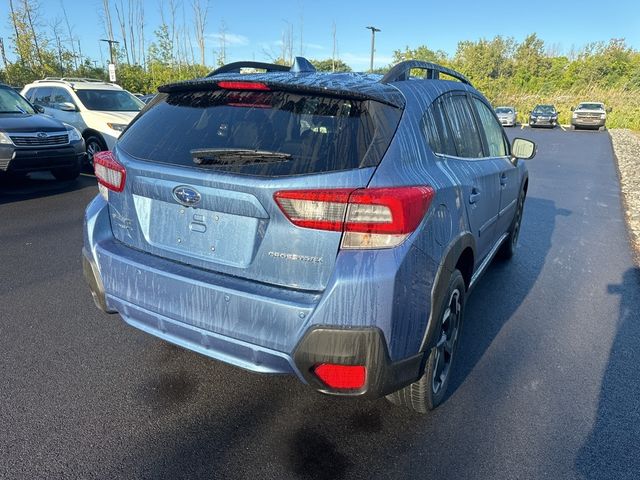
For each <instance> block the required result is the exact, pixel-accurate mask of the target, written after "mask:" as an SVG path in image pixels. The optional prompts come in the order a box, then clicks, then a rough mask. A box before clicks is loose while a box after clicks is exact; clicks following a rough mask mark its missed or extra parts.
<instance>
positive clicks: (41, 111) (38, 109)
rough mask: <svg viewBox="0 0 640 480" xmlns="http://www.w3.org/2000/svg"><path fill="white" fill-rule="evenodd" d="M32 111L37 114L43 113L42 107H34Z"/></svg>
mask: <svg viewBox="0 0 640 480" xmlns="http://www.w3.org/2000/svg"><path fill="white" fill-rule="evenodd" d="M33 109H34V110H35V111H36V112H38V113H44V107H43V106H42V105H34V106H33Z"/></svg>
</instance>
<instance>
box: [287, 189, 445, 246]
mask: <svg viewBox="0 0 640 480" xmlns="http://www.w3.org/2000/svg"><path fill="white" fill-rule="evenodd" d="M434 193H435V192H434V190H433V188H431V187H427V186H414V187H395V188H362V189H357V190H351V189H333V190H289V191H286V190H285V191H281V192H277V193H276V194H275V195H274V198H275V200H276V202H277V203H278V205H279V206H280V209H281V210H282V211H283V213H284V214H285V215H286V217H287V218H288V219H289V221H291V222H292V223H293V224H294V225H297V226H299V227H304V228H313V229H317V230H331V231H341V232H344V235H343V237H342V245H341V247H342V248H390V247H395V246H397V245H400V244H401V243H402V242H403V241H404V240H405V239H406V238H407V237H408V236H409V235H410V234H411V233H412V232H413V231H414V230H415V229H416V228H417V227H418V225H419V224H420V222H421V221H422V219H423V218H424V215H425V214H426V213H427V210H429V205H430V204H431V200H432V198H433V196H434Z"/></svg>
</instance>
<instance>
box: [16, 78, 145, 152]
mask: <svg viewBox="0 0 640 480" xmlns="http://www.w3.org/2000/svg"><path fill="white" fill-rule="evenodd" d="M22 95H23V96H24V97H26V98H27V99H28V100H29V101H31V103H32V104H34V105H39V106H41V107H42V108H44V113H46V114H47V115H51V116H52V117H54V118H57V119H58V120H60V121H62V122H64V123H67V124H69V125H73V126H74V127H76V128H77V129H78V130H79V131H80V132H81V133H82V136H83V137H84V141H85V144H86V147H87V160H88V161H89V163H93V155H94V154H95V153H96V152H99V151H102V150H112V149H113V147H114V145H115V143H116V140H117V139H118V137H119V136H120V133H122V131H123V130H124V129H125V128H126V126H127V125H128V124H129V122H130V121H131V120H133V118H134V117H135V116H136V115H137V114H138V112H139V111H140V110H142V107H144V103H143V102H141V101H140V100H138V99H137V98H136V97H135V96H133V95H132V94H131V93H129V92H127V91H126V90H124V89H123V88H122V87H120V86H119V85H115V84H113V83H107V82H103V81H102V80H94V79H89V78H51V77H47V78H45V79H44V80H36V81H35V82H33V83H30V84H29V85H26V86H25V87H24V88H23V89H22Z"/></svg>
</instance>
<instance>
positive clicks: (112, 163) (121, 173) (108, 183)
mask: <svg viewBox="0 0 640 480" xmlns="http://www.w3.org/2000/svg"><path fill="white" fill-rule="evenodd" d="M93 170H94V172H95V174H96V178H97V179H98V183H99V184H100V185H102V186H103V187H106V188H107V189H109V190H111V191H113V192H121V191H122V190H124V184H125V180H126V178H127V171H126V170H125V168H124V167H123V166H122V165H121V164H120V163H119V162H118V161H117V160H116V157H115V156H114V155H113V152H111V151H105V152H96V153H95V154H94V156H93ZM101 193H102V189H101ZM103 196H104V194H103Z"/></svg>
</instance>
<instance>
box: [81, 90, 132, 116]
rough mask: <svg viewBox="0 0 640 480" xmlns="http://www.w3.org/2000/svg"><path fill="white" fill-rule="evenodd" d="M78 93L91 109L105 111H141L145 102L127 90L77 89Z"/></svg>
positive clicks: (84, 103) (83, 102)
mask: <svg viewBox="0 0 640 480" xmlns="http://www.w3.org/2000/svg"><path fill="white" fill-rule="evenodd" d="M76 95H78V98H80V101H81V102H82V104H83V105H84V106H85V107H86V108H87V109H89V110H102V111H105V112H139V111H140V110H142V107H144V103H143V102H141V101H140V100H138V99H137V98H136V97H134V96H133V95H131V94H130V93H129V92H127V91H125V90H89V89H86V90H85V89H81V90H80V89H79V90H76Z"/></svg>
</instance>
